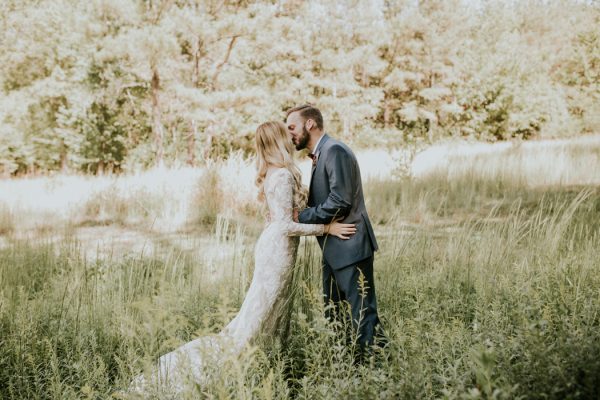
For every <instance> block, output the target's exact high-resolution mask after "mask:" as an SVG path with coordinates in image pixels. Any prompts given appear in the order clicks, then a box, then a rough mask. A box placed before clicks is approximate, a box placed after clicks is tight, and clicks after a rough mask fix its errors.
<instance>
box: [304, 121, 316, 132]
mask: <svg viewBox="0 0 600 400" xmlns="http://www.w3.org/2000/svg"><path fill="white" fill-rule="evenodd" d="M313 126H315V121H313V120H312V119H310V118H309V119H307V120H306V129H308V130H309V131H310V130H311V129H312V128H313Z"/></svg>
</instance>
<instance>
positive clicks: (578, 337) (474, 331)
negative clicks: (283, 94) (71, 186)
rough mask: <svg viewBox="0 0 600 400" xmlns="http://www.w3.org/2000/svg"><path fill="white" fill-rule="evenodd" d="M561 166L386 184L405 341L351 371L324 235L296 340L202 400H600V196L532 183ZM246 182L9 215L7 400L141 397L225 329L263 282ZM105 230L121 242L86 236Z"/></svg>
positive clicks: (120, 191) (1, 296) (160, 189)
mask: <svg viewBox="0 0 600 400" xmlns="http://www.w3.org/2000/svg"><path fill="white" fill-rule="evenodd" d="M594 143H595V144H593V145H586V146H579V145H576V146H573V147H572V148H571V147H568V146H567V147H566V148H565V147H564V146H563V147H562V148H561V150H560V151H561V154H563V153H564V154H570V155H571V156H570V157H571V158H570V159H572V160H576V159H578V158H580V157H582V154H585V156H586V157H588V158H586V160H588V161H589V162H588V163H586V164H585V165H581V166H580V172H581V174H589V169H590V168H593V167H594V166H596V167H600V165H599V164H600V161H599V160H598V154H599V153H598V148H599V147H600V146H599V145H598V144H597V143H596V142H594ZM571 150H572V151H571ZM552 151H553V150H551V149H550V150H548V151H547V154H550V156H549V157H547V160H546V161H545V162H546V163H547V167H546V168H536V169H533V168H531V169H520V171H521V173H520V174H515V171H517V168H516V165H514V164H511V163H514V162H516V161H514V160H516V159H518V157H512V158H511V157H508V156H507V157H505V158H504V159H499V161H498V162H497V165H500V166H502V168H500V169H499V170H498V172H497V173H496V174H495V175H494V174H491V173H490V172H489V171H482V169H481V168H476V167H473V165H477V164H476V163H477V162H481V160H483V159H482V157H481V156H477V157H471V156H464V157H463V158H462V159H460V157H457V158H456V157H455V158H454V161H455V162H456V163H458V162H459V161H460V162H461V167H460V168H463V170H464V171H465V172H464V173H462V174H459V173H456V174H450V173H449V172H448V169H446V170H443V171H442V172H439V171H438V172H433V173H429V174H426V176H425V175H423V176H420V177H419V178H418V179H417V177H411V176H406V174H402V173H399V174H388V175H385V176H379V177H377V176H375V175H373V176H371V177H370V178H369V179H367V180H366V182H365V192H366V194H367V207H368V209H369V213H370V216H371V219H372V221H373V222H374V223H375V232H376V234H377V237H378V241H379V244H380V252H379V253H378V254H377V255H376V259H375V278H376V282H375V286H376V288H377V292H378V301H379V310H380V314H381V317H382V319H383V324H384V327H385V329H386V333H387V335H388V337H389V340H390V343H389V345H388V346H387V347H386V348H385V349H384V351H383V352H380V353H378V354H376V355H375V356H374V357H373V358H372V359H371V360H370V362H368V363H366V364H364V365H358V366H357V365H354V363H353V355H352V353H351V349H350V348H348V347H347V346H346V344H345V343H346V338H345V337H343V335H340V333H339V329H338V327H337V326H335V324H331V323H329V322H327V321H326V320H325V319H324V318H323V304H322V302H321V299H320V293H321V278H320V253H319V251H318V247H317V246H316V241H314V240H311V239H310V238H309V239H308V240H302V242H301V246H300V249H299V254H298V260H297V264H296V267H295V272H294V284H293V290H292V291H291V293H290V296H291V299H292V301H293V308H292V309H293V311H292V312H293V314H292V320H291V329H290V334H289V335H288V337H287V338H286V340H285V343H276V344H275V345H271V346H264V345H261V344H257V345H256V346H255V347H252V348H248V351H247V352H246V353H244V354H243V355H242V356H241V357H240V358H239V359H232V360H227V361H226V362H224V363H223V365H220V366H215V370H214V371H213V372H214V374H213V376H212V379H211V380H210V382H209V383H208V384H206V385H204V386H202V387H193V386H192V387H190V391H189V396H188V398H216V399H229V398H231V399H425V398H443V399H515V398H523V399H525V398H527V399H565V398H568V399H593V398H599V397H600V357H598V355H599V354H600V272H599V271H598V260H599V259H600V188H599V187H598V186H597V184H593V182H586V184H581V183H580V182H574V183H571V182H569V181H565V180H564V179H563V180H562V181H559V182H547V181H543V180H541V179H535V176H533V177H532V176H531V175H528V173H529V174H532V173H535V174H543V172H544V171H547V170H548V168H549V167H548V166H551V165H553V164H556V158H553V157H552V156H551V155H552ZM506 154H508V153H506ZM510 154H514V153H510ZM498 157H501V156H498ZM488 159H489V157H488ZM467 160H474V161H473V163H474V164H473V165H471V168H466V167H464V166H465V163H467V162H468V161H467ZM511 160H512V161H511ZM594 162H595V163H596V164H594ZM242 164H243V163H242ZM242 164H240V165H242ZM511 167H513V168H512V169H511ZM228 168H229V169H228ZM248 168H251V165H250V164H248V165H246V168H245V169H242V170H236V169H235V168H234V167H232V166H231V165H230V164H215V165H212V166H210V168H206V169H204V170H202V171H188V172H185V174H187V175H185V174H184V175H183V176H185V177H187V178H186V179H187V180H186V179H184V181H187V182H188V186H185V187H182V186H181V187H180V186H177V185H176V184H173V182H177V181H178V180H177V179H175V178H174V176H173V175H169V174H175V173H169V172H168V171H167V172H164V171H163V173H164V174H165V175H164V177H163V179H162V180H161V179H159V177H160V175H153V176H152V177H150V176H149V178H148V179H149V181H148V184H147V185H146V186H144V185H142V184H139V186H133V183H132V182H140V181H142V180H143V179H141V178H140V177H137V178H131V177H119V178H115V179H114V180H113V181H110V182H108V183H105V184H104V183H103V184H98V185H99V186H96V188H97V192H95V193H96V194H95V195H93V196H88V195H86V196H85V198H83V199H79V200H77V201H76V200H73V204H71V206H70V207H68V210H69V211H68V212H66V211H65V214H64V215H62V216H61V215H58V214H57V212H54V211H52V209H51V208H50V209H48V210H46V211H45V212H44V213H41V214H39V215H38V216H34V217H32V216H31V215H33V214H32V213H31V210H30V209H28V208H27V207H28V206H27V204H26V202H25V201H24V200H23V201H15V202H14V203H11V204H7V203H6V201H5V202H4V203H2V204H0V398H3V399H4V398H5V399H25V398H26V399H79V398H84V399H104V398H135V396H132V395H128V394H126V393H121V392H120V391H121V390H122V389H124V388H125V387H126V386H127V385H128V383H129V381H130V379H131V377H132V376H134V375H135V374H137V373H138V372H139V371H141V369H142V368H144V366H148V365H150V364H151V363H152V361H153V360H155V359H156V357H158V356H159V355H161V354H164V353H165V352H167V351H170V350H172V349H173V348H175V347H176V346H178V345H179V344H182V343H184V342H187V341H189V340H191V339H192V338H194V337H196V336H199V335H205V334H209V333H213V332H217V331H218V330H219V329H220V328H221V327H223V326H224V325H225V324H226V323H227V322H228V321H229V320H230V319H231V318H232V317H233V316H234V315H235V313H236V311H237V309H238V308H239V306H240V304H241V302H242V301H243V297H244V293H245V291H246V288H247V287H248V285H249V282H250V279H251V276H252V269H253V246H254V242H255V241H256V239H257V237H258V235H259V233H260V230H261V228H262V213H263V212H264V210H262V209H261V208H260V207H258V206H257V205H256V204H255V203H254V202H253V193H252V192H251V190H250V189H248V191H246V188H247V186H240V185H235V184H230V183H226V182H224V180H223V179H220V176H221V175H219V174H222V173H223V171H230V172H226V174H228V175H229V176H235V177H237V178H236V179H244V176H246V175H247V176H249V177H251V176H252V174H253V171H252V170H251V169H250V170H248ZM448 168H450V167H448ZM573 168H575V167H573ZM598 170H600V169H596V171H598ZM231 171H234V172H231ZM235 171H237V172H235ZM242 171H245V172H242ZM502 171H512V172H513V174H512V175H507V174H504V173H502ZM540 171H541V172H540ZM577 172H578V171H577V170H576V169H575V170H574V169H571V173H572V175H574V176H575V175H577ZM181 174H183V173H179V175H181ZM243 174H246V175H243ZM581 174H580V175H579V176H581ZM175 175H176V174H175ZM409 175H410V174H409ZM65 179H67V178H65ZM69 179H70V178H69ZM72 179H73V180H74V181H77V182H80V181H79V180H77V179H78V178H72ZM86 179H89V180H94V179H95V180H94V182H96V183H98V182H100V181H102V179H108V178H86ZM232 179H233V178H232ZM561 179H562V178H561ZM44 182H45V184H46V185H49V183H48V182H52V180H51V179H49V178H47V179H46V180H44ZM81 182H87V181H86V180H81ZM102 182H104V181H102ZM249 182H250V183H251V182H252V179H250V180H249ZM536 182H538V183H540V182H541V184H537V185H536V184H535V183H536ZM29 183H31V182H29ZM27 184H28V183H27V182H26V181H20V182H6V183H4V186H2V188H3V189H4V190H6V188H17V187H18V185H27ZM11 185H12V186H11ZM169 185H171V186H169ZM33 186H35V187H38V186H39V185H33ZM175 189H177V190H181V193H184V195H181V196H179V197H178V196H176V195H175V191H176V190H175ZM48 190H50V189H48V188H46V191H48ZM57 190H58V189H57ZM26 192H27V191H26V190H24V191H23V193H26ZM67 192H68V191H67ZM15 193H16V189H15ZM40 196H41V195H39V196H38V199H39V198H41V197H40ZM236 196H237V197H236ZM177 199H184V200H185V201H183V200H177ZM58 209H63V207H61V206H57V207H56V210H58ZM165 226H166V228H165ZM23 227H26V228H27V229H25V228H23ZM100 233H102V234H104V235H107V237H109V238H110V239H107V240H105V241H103V242H98V241H90V240H89V237H90V236H92V237H93V236H97V235H99V234H100ZM125 233H126V234H128V235H130V237H129V239H127V240H124V239H123V234H125ZM86 235H87V236H86ZM217 367H219V368H218V369H217ZM157 398H161V397H160V396H158V395H157Z"/></svg>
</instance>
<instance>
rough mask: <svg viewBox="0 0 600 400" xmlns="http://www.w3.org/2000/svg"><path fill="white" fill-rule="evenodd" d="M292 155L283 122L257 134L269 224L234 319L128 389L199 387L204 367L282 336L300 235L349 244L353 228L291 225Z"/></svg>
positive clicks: (297, 195) (295, 180)
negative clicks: (259, 341)
mask: <svg viewBox="0 0 600 400" xmlns="http://www.w3.org/2000/svg"><path fill="white" fill-rule="evenodd" d="M293 152H294V147H293V144H292V141H291V139H290V137H289V136H288V133H287V129H286V127H285V125H284V124H283V123H281V122H275V121H269V122H265V123H263V124H261V125H260V126H259V127H258V128H257V129H256V153H257V169H258V174H257V178H256V185H257V186H258V190H259V200H260V201H262V202H266V205H267V207H268V209H269V220H268V224H267V225H266V227H265V229H264V230H263V232H262V233H261V235H260V237H259V239H258V241H257V243H256V247H255V254H254V260H255V266H254V276H253V278H252V283H251V284H250V288H249V289H248V292H247V293H246V297H245V299H244V302H243V304H242V307H241V309H240V311H239V312H238V314H237V315H236V317H235V318H234V319H233V320H232V321H231V322H230V323H229V324H228V325H227V326H226V327H225V328H223V330H222V331H221V332H220V333H218V334H216V335H214V336H205V337H200V338H198V339H195V340H193V341H191V342H188V343H186V344H184V345H183V346H181V347H179V348H177V349H175V350H174V351H172V352H170V353H168V354H165V355H163V356H161V357H160V358H159V360H158V365H157V368H156V371H153V372H152V374H151V375H148V376H144V375H138V376H137V377H136V378H134V380H133V381H132V385H131V389H132V390H134V391H138V392H140V391H142V392H143V391H145V390H146V389H148V386H150V385H152V384H153V385H160V386H163V387H167V388H168V389H169V390H174V391H182V390H183V389H184V388H185V384H186V382H188V381H193V382H196V383H202V382H203V380H204V378H205V377H204V376H203V375H204V374H203V369H204V368H203V365H206V364H207V363H211V365H213V363H215V364H214V365H218V364H219V360H220V359H222V358H225V357H231V356H232V355H233V356H235V355H236V354H240V353H241V351H242V350H243V349H244V347H245V346H246V345H248V344H250V343H252V342H255V341H257V339H261V338H264V339H269V338H274V337H277V335H281V334H282V333H283V329H282V328H283V327H284V325H285V323H286V322H285V320H286V318H287V317H288V316H287V315H286V312H285V310H286V307H285V303H286V300H287V299H288V296H289V293H288V291H289V286H290V284H291V278H292V270H293V268H294V264H295V262H296V252H297V249H298V242H299V236H308V235H315V236H321V235H333V236H337V237H339V238H340V239H348V238H349V237H350V235H352V234H354V233H355V232H356V228H355V225H354V224H342V223H339V222H335V221H333V222H332V223H330V224H327V225H318V224H300V223H296V222H294V220H293V212H294V209H302V208H304V207H305V205H306V199H307V190H306V188H304V187H303V186H302V183H301V174H300V170H299V169H298V167H297V166H296V164H295V163H294V159H293V156H292V155H293Z"/></svg>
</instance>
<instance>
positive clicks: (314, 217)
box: [298, 146, 356, 224]
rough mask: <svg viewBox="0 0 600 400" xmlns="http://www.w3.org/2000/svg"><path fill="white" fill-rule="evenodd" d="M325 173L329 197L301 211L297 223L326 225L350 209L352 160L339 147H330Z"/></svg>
mask: <svg viewBox="0 0 600 400" xmlns="http://www.w3.org/2000/svg"><path fill="white" fill-rule="evenodd" d="M326 157H327V158H326V159H325V160H324V161H325V173H326V174H327V177H328V179H329V196H327V199H326V200H325V202H323V203H321V204H318V205H317V206H315V207H310V208H307V209H304V210H302V212H300V214H299V215H298V221H300V222H302V223H305V224H328V223H330V222H331V221H332V220H333V219H337V218H340V217H341V218H344V217H346V216H347V215H348V214H349V213H350V210H351V208H352V198H353V197H354V196H353V193H354V182H355V181H356V179H355V175H356V172H355V170H356V168H355V163H354V159H353V157H352V155H351V154H349V153H348V152H347V151H346V150H345V149H344V148H343V147H341V146H332V147H331V148H330V149H329V151H327V153H326Z"/></svg>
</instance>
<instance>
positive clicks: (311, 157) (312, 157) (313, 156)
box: [308, 153, 317, 167]
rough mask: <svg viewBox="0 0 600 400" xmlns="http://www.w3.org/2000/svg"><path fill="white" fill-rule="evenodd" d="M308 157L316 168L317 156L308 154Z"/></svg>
mask: <svg viewBox="0 0 600 400" xmlns="http://www.w3.org/2000/svg"><path fill="white" fill-rule="evenodd" d="M308 156H309V157H310V159H311V160H312V166H313V167H316V166H317V155H316V154H313V153H308Z"/></svg>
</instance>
